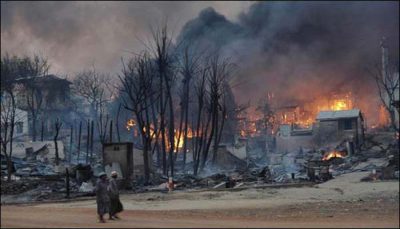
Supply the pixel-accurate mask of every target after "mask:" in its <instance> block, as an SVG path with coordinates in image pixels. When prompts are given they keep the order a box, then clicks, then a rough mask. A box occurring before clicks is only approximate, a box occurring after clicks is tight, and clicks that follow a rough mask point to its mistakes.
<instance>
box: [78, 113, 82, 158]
mask: <svg viewBox="0 0 400 229" xmlns="http://www.w3.org/2000/svg"><path fill="white" fill-rule="evenodd" d="M81 135H82V121H80V122H79V133H78V158H77V161H78V164H79V156H80V154H81Z"/></svg>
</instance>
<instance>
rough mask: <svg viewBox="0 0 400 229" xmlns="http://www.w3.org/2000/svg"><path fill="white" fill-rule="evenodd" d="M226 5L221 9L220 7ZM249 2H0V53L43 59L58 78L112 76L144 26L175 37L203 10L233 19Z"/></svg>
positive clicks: (144, 33)
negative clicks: (89, 71)
mask: <svg viewBox="0 0 400 229" xmlns="http://www.w3.org/2000/svg"><path fill="white" fill-rule="evenodd" d="M225 4H227V5H225ZM249 4H250V3H249V2H201V1H199V2H149V1H144V2H140V1H138V2H136V1H135V2H123V1H121V2H118V1H117V2H103V1H100V2H91V1H89V2H84V1H65V2H63V1H60V2H59V1H54V2H51V1H46V2H36V1H35V2H33V1H32V2H13V1H1V53H2V54H4V53H5V52H8V53H10V54H16V55H32V54H33V53H41V54H43V55H45V56H47V57H48V58H49V62H50V63H51V64H52V70H53V71H54V72H55V73H58V74H68V75H69V76H73V75H74V73H76V72H78V71H81V70H83V69H84V68H88V67H91V66H92V65H93V64H94V65H95V67H96V68H97V69H98V70H100V71H103V72H108V73H113V74H114V75H115V73H117V72H119V71H120V69H121V62H120V58H121V56H128V55H131V53H129V52H139V51H140V50H143V49H144V48H145V47H144V45H143V43H142V41H146V39H148V38H149V37H150V26H157V25H160V24H161V23H165V22H166V21H167V22H168V26H169V28H170V29H171V32H172V33H173V34H174V36H176V35H177V34H178V33H179V31H180V29H181V27H182V26H183V25H184V23H186V22H187V21H188V20H190V19H193V18H194V17H196V15H197V14H198V13H199V12H200V11H201V10H202V9H204V8H206V7H209V6H211V7H214V8H215V9H217V10H218V11H219V12H221V13H223V14H224V15H225V16H227V17H228V18H231V19H233V18H235V17H237V15H238V14H239V12H241V11H242V10H243V9H245V8H246V6H247V5H249Z"/></svg>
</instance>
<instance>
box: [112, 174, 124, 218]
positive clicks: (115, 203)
mask: <svg viewBox="0 0 400 229" xmlns="http://www.w3.org/2000/svg"><path fill="white" fill-rule="evenodd" d="M117 178H118V173H117V172H116V171H112V172H111V181H110V184H109V185H108V194H109V197H110V220H113V219H119V217H118V215H117V213H119V212H122V210H123V206H122V203H121V201H120V200H119V190H118V183H117Z"/></svg>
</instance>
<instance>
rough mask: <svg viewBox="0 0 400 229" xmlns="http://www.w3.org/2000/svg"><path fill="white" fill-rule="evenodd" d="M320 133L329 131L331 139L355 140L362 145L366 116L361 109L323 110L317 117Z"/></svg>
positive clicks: (358, 144)
mask: <svg viewBox="0 0 400 229" xmlns="http://www.w3.org/2000/svg"><path fill="white" fill-rule="evenodd" d="M316 120H317V125H316V129H317V130H318V133H320V134H323V133H329V135H330V136H329V137H330V138H331V140H338V141H342V140H347V141H353V142H354V143H355V144H356V146H360V144H362V142H363V137H364V118H363V115H362V113H361V111H360V110H359V109H352V110H340V111H321V112H319V114H318V116H317V118H316Z"/></svg>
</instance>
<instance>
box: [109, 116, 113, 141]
mask: <svg viewBox="0 0 400 229" xmlns="http://www.w3.org/2000/svg"><path fill="white" fill-rule="evenodd" d="M112 127H113V121H112V120H111V121H110V141H109V142H112V134H113V128H112Z"/></svg>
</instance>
